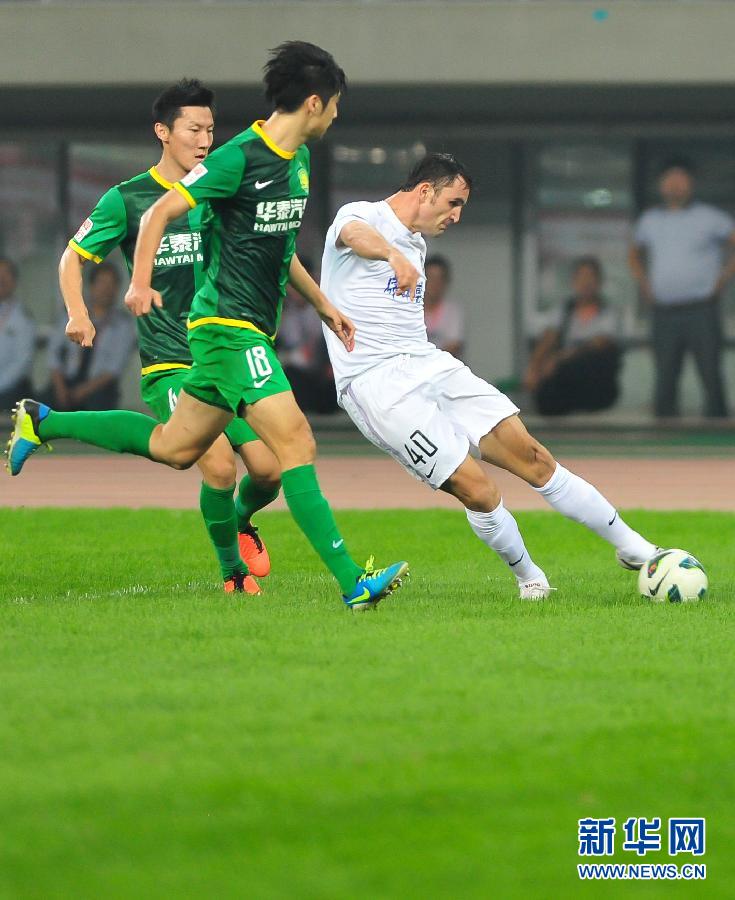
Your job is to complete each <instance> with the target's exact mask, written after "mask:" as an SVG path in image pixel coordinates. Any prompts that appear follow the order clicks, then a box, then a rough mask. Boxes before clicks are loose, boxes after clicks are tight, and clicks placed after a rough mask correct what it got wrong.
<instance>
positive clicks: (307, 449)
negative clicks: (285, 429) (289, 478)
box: [279, 418, 316, 469]
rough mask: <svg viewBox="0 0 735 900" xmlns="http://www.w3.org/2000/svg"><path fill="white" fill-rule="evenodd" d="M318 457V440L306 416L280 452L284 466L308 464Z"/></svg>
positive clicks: (280, 458)
mask: <svg viewBox="0 0 735 900" xmlns="http://www.w3.org/2000/svg"><path fill="white" fill-rule="evenodd" d="M315 459H316V441H315V440H314V435H313V434H312V432H311V428H310V426H309V423H308V422H307V421H306V418H304V419H303V421H302V422H301V423H300V424H299V425H298V426H297V427H296V428H294V429H293V431H292V432H291V434H290V436H289V440H288V442H287V444H286V446H284V447H283V448H282V452H281V453H280V454H279V461H280V463H281V465H282V467H283V468H284V469H285V468H291V467H292V466H308V465H311V463H313V462H314V460H315Z"/></svg>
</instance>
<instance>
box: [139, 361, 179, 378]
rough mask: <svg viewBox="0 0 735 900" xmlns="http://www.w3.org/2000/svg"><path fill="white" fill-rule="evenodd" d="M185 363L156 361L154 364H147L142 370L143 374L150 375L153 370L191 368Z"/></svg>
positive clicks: (163, 370) (164, 370)
mask: <svg viewBox="0 0 735 900" xmlns="http://www.w3.org/2000/svg"><path fill="white" fill-rule="evenodd" d="M190 368H191V366H187V365H186V364H185V363H156V364H155V365H153V366H145V367H144V368H142V369H141V370H140V374H141V376H142V375H150V374H151V372H168V371H169V370H173V369H190Z"/></svg>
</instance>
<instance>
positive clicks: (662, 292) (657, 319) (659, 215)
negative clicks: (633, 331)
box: [629, 160, 735, 417]
mask: <svg viewBox="0 0 735 900" xmlns="http://www.w3.org/2000/svg"><path fill="white" fill-rule="evenodd" d="M658 187H659V193H660V194H661V198H662V200H663V206H659V207H656V208H654V209H649V210H647V211H646V212H644V213H643V215H642V216H641V217H640V219H639V220H638V222H637V224H636V226H635V233H634V236H633V245H632V246H631V249H630V256H629V260H630V267H631V271H632V272H633V277H634V278H635V279H636V281H637V282H638V285H639V287H640V291H641V295H642V296H643V298H644V300H645V301H646V303H649V304H650V305H651V306H652V307H653V323H652V338H651V339H652V343H653V351H654V356H655V361H656V389H655V401H654V408H655V412H656V415H657V416H667V417H668V416H675V415H677V414H678V404H677V393H678V385H679V376H680V374H681V368H682V363H683V361H684V356H685V354H686V353H687V351H691V353H692V354H693V356H694V359H695V361H696V363H697V368H698V370H699V376H700V378H701V379H702V384H703V386H704V392H705V397H706V403H705V415H708V416H725V415H727V404H726V401H725V391H724V387H723V384H722V374H721V371H720V347H721V343H722V331H721V326H720V317H719V308H718V306H719V305H718V295H719V294H720V292H721V290H722V288H723V287H724V286H725V284H726V283H727V282H728V281H729V279H730V278H731V277H732V275H733V274H734V273H735V256H734V255H733V254H732V249H733V245H735V220H733V218H732V217H731V216H730V215H728V213H726V212H723V211H722V210H720V209H717V208H716V207H714V206H710V205H709V204H707V203H700V202H699V201H697V200H694V199H693V194H694V179H693V175H692V169H691V166H690V165H689V163H687V162H686V161H684V160H670V161H669V162H668V163H667V164H666V165H665V166H664V167H663V169H662V171H661V176H660V178H659V183H658ZM726 248H729V250H730V251H731V253H730V255H729V259H728V260H727V261H725V258H724V257H725V249H726Z"/></svg>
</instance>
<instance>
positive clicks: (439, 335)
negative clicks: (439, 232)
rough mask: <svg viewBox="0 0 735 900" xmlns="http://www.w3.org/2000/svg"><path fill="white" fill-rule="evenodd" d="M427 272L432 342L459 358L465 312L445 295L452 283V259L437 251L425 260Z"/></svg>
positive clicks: (426, 310)
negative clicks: (440, 254)
mask: <svg viewBox="0 0 735 900" xmlns="http://www.w3.org/2000/svg"><path fill="white" fill-rule="evenodd" d="M424 272H425V274H426V286H425V288H424V319H425V320H426V333H427V335H428V338H429V341H430V342H431V343H432V344H434V345H435V346H437V347H438V348H439V349H440V350H446V351H447V352H448V353H451V354H452V355H453V356H457V357H459V356H461V355H462V350H463V348H464V313H463V311H462V307H461V306H460V305H459V304H458V303H455V302H454V301H453V300H448V299H447V296H446V295H447V291H448V289H449V285H450V284H451V283H452V269H451V266H450V265H449V261H448V260H447V259H446V258H445V257H443V256H439V255H438V254H434V255H433V256H430V257H429V258H428V259H427V260H426V263H425V265H424Z"/></svg>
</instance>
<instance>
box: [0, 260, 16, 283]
mask: <svg viewBox="0 0 735 900" xmlns="http://www.w3.org/2000/svg"><path fill="white" fill-rule="evenodd" d="M0 266H7V267H8V268H9V269H10V274H11V275H12V276H13V280H14V281H17V280H18V266H16V264H15V263H14V262H13V260H12V259H8V257H7V256H0Z"/></svg>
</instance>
